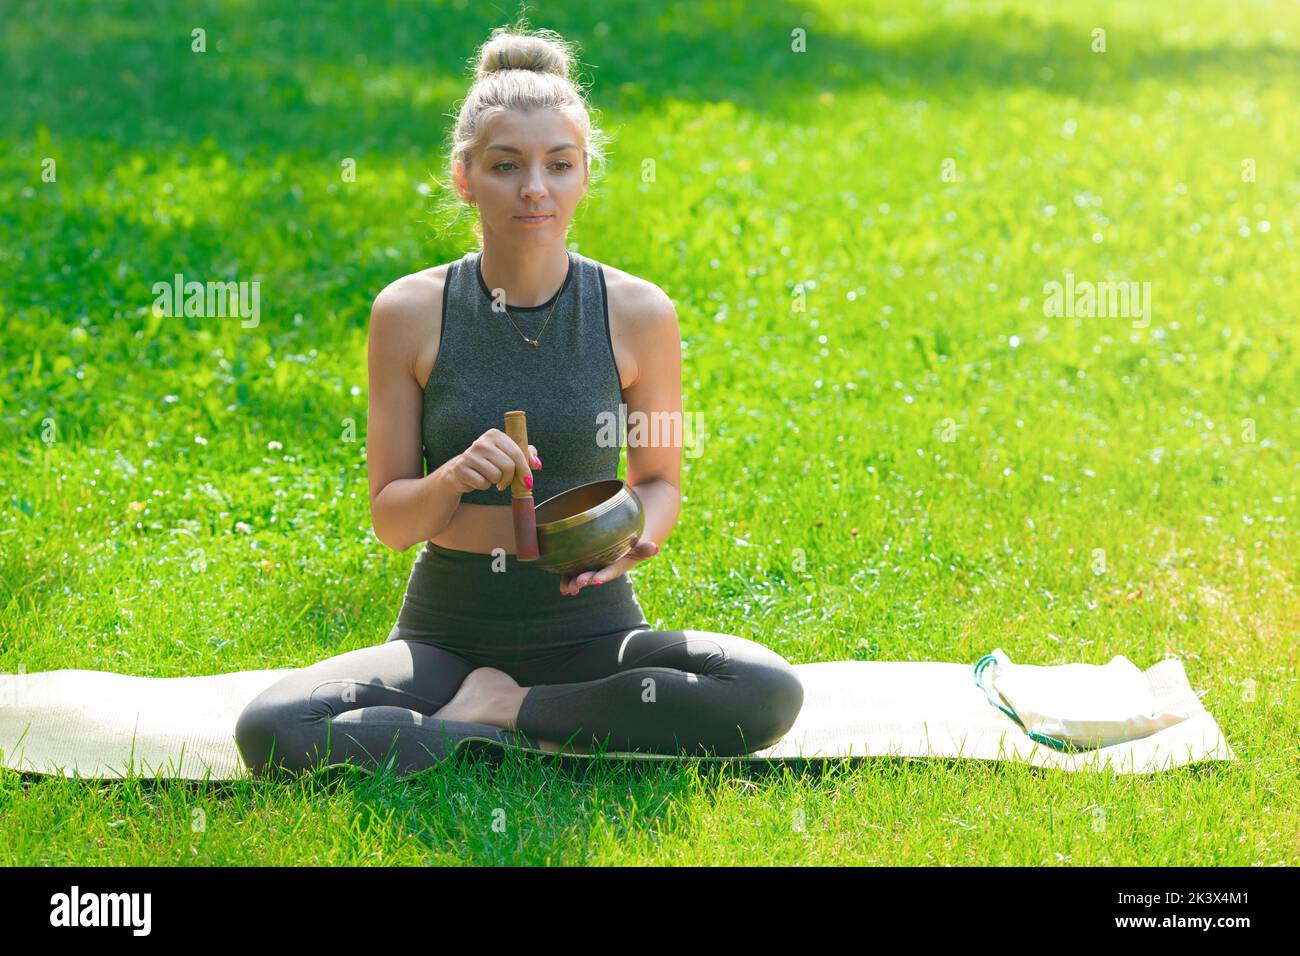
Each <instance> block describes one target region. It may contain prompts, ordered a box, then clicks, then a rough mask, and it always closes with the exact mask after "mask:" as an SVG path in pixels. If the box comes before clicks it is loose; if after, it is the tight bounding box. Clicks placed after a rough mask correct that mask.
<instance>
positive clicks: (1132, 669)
mask: <svg viewBox="0 0 1300 956" xmlns="http://www.w3.org/2000/svg"><path fill="white" fill-rule="evenodd" d="M975 683H976V684H977V685H979V687H980V688H981V689H982V690H983V691H984V694H985V696H986V697H987V698H988V701H989V703H990V704H992V705H993V706H994V707H996V708H998V710H1000V711H1002V712H1003V713H1004V714H1006V715H1007V716H1008V717H1010V718H1011V719H1012V720H1014V721H1015V722H1016V723H1018V724H1020V726H1021V727H1023V728H1024V729H1025V732H1026V733H1027V734H1028V735H1029V736H1030V738H1032V739H1033V740H1036V741H1038V742H1039V743H1043V744H1046V745H1048V746H1050V747H1055V748H1057V749H1059V750H1093V749H1096V748H1098V747H1108V746H1110V745H1111V744H1117V743H1123V742H1125V741H1129V740H1140V739H1141V738H1143V737H1149V736H1150V735H1151V734H1154V733H1155V732H1156V731H1158V730H1163V729H1164V728H1166V727H1170V726H1173V725H1174V724H1176V723H1179V722H1180V721H1184V720H1187V719H1188V717H1190V716H1191V715H1190V713H1188V712H1187V711H1186V710H1175V709H1172V708H1170V707H1167V706H1165V705H1163V704H1161V703H1160V702H1159V701H1158V700H1157V699H1156V697H1155V696H1154V695H1153V694H1152V693H1151V686H1150V683H1149V681H1148V680H1147V679H1146V677H1145V675H1143V673H1142V671H1140V670H1138V668H1137V665H1135V664H1134V663H1133V662H1132V661H1130V660H1129V659H1128V658H1127V657H1125V656H1124V655H1122V654H1117V655H1115V657H1113V658H1111V660H1110V663H1108V664H1054V665H1037V664H1016V663H1013V662H1012V661H1011V659H1010V658H1009V657H1007V655H1006V654H1005V653H1004V652H1003V650H1002V648H1000V647H999V648H997V649H996V650H995V651H993V653H992V654H985V655H984V656H983V657H981V658H980V659H979V660H978V661H977V662H976V663H975Z"/></svg>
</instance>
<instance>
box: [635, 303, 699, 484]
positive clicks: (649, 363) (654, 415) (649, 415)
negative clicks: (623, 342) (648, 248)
mask: <svg viewBox="0 0 1300 956" xmlns="http://www.w3.org/2000/svg"><path fill="white" fill-rule="evenodd" d="M628 298H629V301H628V302H627V304H626V306H625V309H624V311H625V314H626V315H627V328H628V329H629V335H630V339H631V343H632V348H633V350H634V353H635V356H636V366H637V370H638V374H637V377H636V380H635V381H634V382H633V383H632V384H631V385H629V386H627V388H625V389H623V399H624V402H625V403H626V404H627V409H628V411H627V421H628V439H627V482H628V484H629V485H635V484H638V483H640V482H643V481H651V480H654V479H656V478H658V479H662V480H664V481H666V482H668V483H669V484H670V485H672V486H673V487H675V488H680V487H681V480H682V444H683V442H684V441H685V436H684V428H685V423H684V422H683V420H682V343H681V333H680V331H679V329H678V325H677V310H676V309H675V308H674V306H673V301H672V299H670V298H669V297H668V296H667V294H666V293H664V291H663V290H662V289H660V288H659V287H658V286H656V285H653V284H652V283H649V282H642V283H638V284H637V291H636V292H634V293H633V294H632V295H630V296H629V297H628Z"/></svg>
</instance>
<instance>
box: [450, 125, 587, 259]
mask: <svg viewBox="0 0 1300 956" xmlns="http://www.w3.org/2000/svg"><path fill="white" fill-rule="evenodd" d="M483 143H484V144H485V147H486V148H485V149H484V150H483V151H482V152H481V153H480V154H479V155H477V156H475V158H474V161H473V162H472V164H471V165H470V167H469V168H468V169H464V168H462V167H460V166H459V164H458V166H457V189H458V190H459V192H460V194H461V196H462V197H463V198H465V199H466V200H471V199H472V200H474V201H475V202H476V203H477V204H478V208H479V216H480V218H481V220H482V223H483V234H484V236H485V237H486V236H487V235H488V233H493V234H495V235H496V236H498V237H500V238H501V239H504V240H505V241H507V242H510V243H525V244H533V243H547V242H554V241H556V240H557V239H560V240H562V239H563V237H564V235H565V233H566V232H567V231H568V228H569V222H570V221H571V220H572V219H573V212H574V210H575V209H576V208H577V206H578V203H579V202H580V201H581V200H582V197H583V195H584V194H585V193H586V191H587V164H586V161H585V157H584V156H583V153H582V145H581V140H580V138H579V135H578V131H577V129H575V127H574V125H573V123H572V121H570V120H569V118H568V117H567V116H564V115H563V114H561V113H557V112H556V111H554V110H535V111H532V112H527V113H524V112H520V111H518V110H509V111H507V112H505V113H501V114H498V115H497V116H494V117H493V118H492V119H491V120H490V121H489V123H488V125H487V129H486V131H485V133H484V138H483ZM531 217H540V218H531Z"/></svg>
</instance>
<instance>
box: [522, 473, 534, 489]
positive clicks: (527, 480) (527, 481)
mask: <svg viewBox="0 0 1300 956" xmlns="http://www.w3.org/2000/svg"><path fill="white" fill-rule="evenodd" d="M524 487H525V488H527V489H529V490H530V491H531V490H532V487H533V476H532V475H524Z"/></svg>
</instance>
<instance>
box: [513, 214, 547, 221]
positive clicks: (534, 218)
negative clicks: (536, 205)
mask: <svg viewBox="0 0 1300 956" xmlns="http://www.w3.org/2000/svg"><path fill="white" fill-rule="evenodd" d="M554 215H555V214H554V213H549V212H547V213H536V214H533V215H523V216H515V218H516V219H519V220H521V221H523V222H542V221H544V220H546V219H550V218H552V217H553V216H554Z"/></svg>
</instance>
